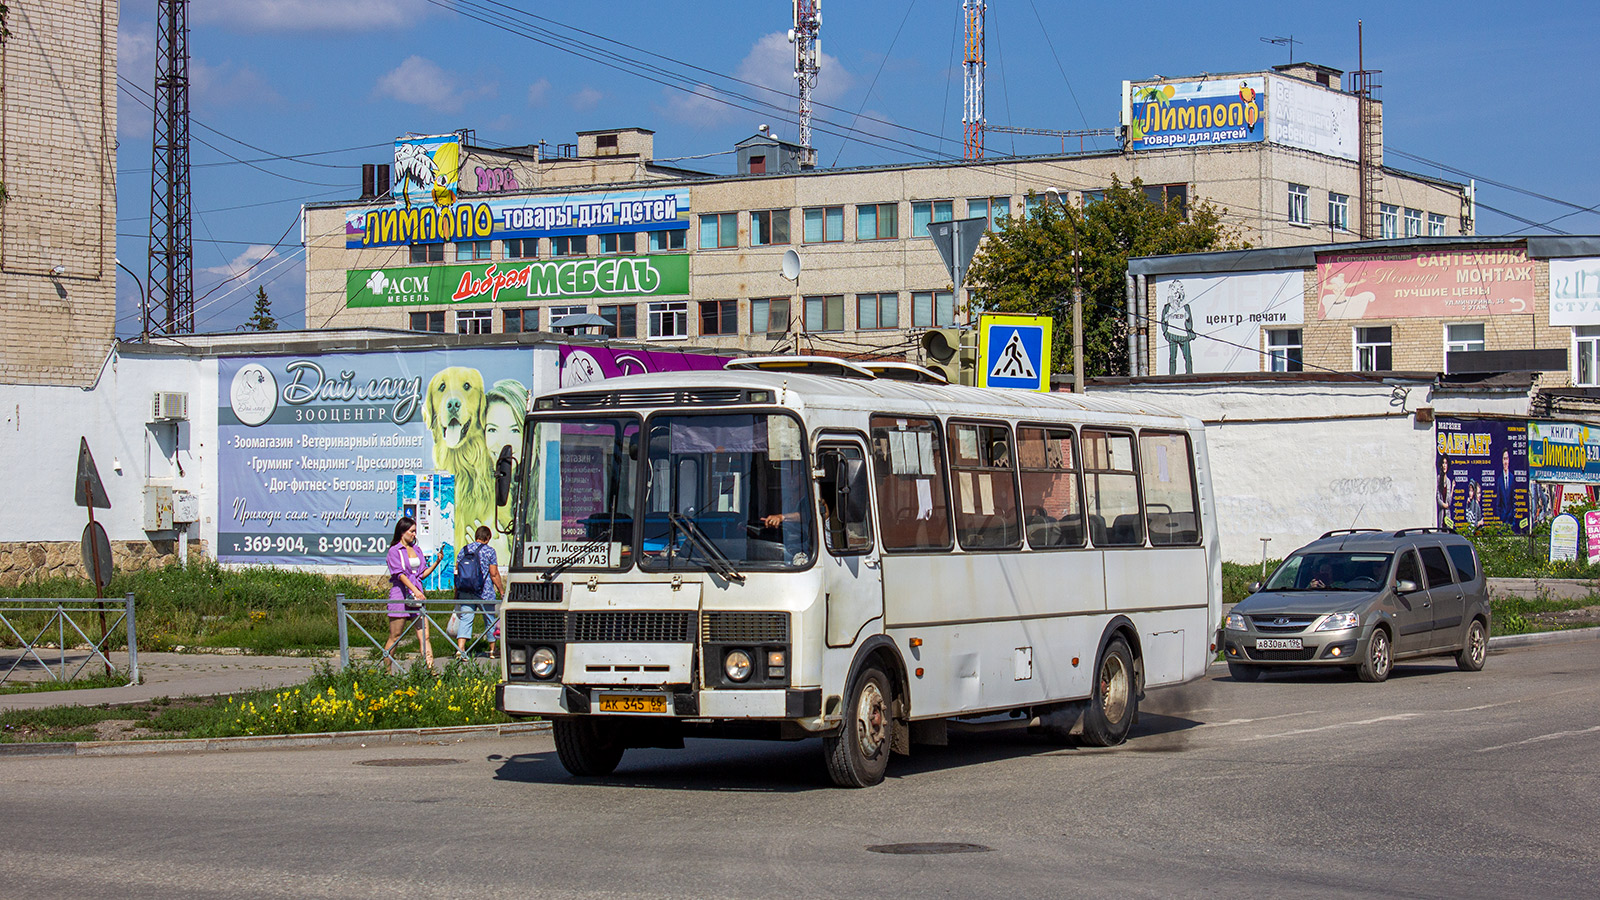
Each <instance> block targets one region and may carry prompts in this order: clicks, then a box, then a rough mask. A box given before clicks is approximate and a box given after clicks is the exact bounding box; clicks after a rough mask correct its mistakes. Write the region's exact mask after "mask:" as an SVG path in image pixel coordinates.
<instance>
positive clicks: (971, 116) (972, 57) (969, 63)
mask: <svg viewBox="0 0 1600 900" xmlns="http://www.w3.org/2000/svg"><path fill="white" fill-rule="evenodd" d="M984 9H985V4H984V2H983V0H961V10H962V13H963V14H964V15H965V17H966V20H967V55H966V58H965V60H964V61H963V62H962V64H961V68H962V83H963V84H964V85H965V88H966V90H965V100H964V102H963V105H962V113H961V122H962V124H963V125H965V126H966V127H965V129H964V138H963V141H962V148H963V150H964V151H965V153H964V155H965V156H966V158H967V159H983V130H984V127H985V125H986V124H987V123H986V122H985V120H984V115H983V12H984Z"/></svg>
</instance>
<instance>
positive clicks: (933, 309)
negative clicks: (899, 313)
mask: <svg viewBox="0 0 1600 900" xmlns="http://www.w3.org/2000/svg"><path fill="white" fill-rule="evenodd" d="M955 323H956V298H955V294H953V293H951V292H950V291H916V292H914V293H913V294H912V295H911V327H913V328H949V327H950V326H952V325H954V324H955Z"/></svg>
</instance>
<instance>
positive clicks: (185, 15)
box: [143, 0, 194, 334]
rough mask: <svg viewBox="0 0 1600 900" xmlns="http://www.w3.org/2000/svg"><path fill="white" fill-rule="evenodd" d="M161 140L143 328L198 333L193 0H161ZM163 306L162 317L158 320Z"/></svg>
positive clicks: (153, 181)
mask: <svg viewBox="0 0 1600 900" xmlns="http://www.w3.org/2000/svg"><path fill="white" fill-rule="evenodd" d="M155 87H156V90H155V98H156V108H155V123H154V131H155V140H154V141H152V142H151V166H150V267H149V278H147V279H146V281H147V282H148V283H149V286H150V294H151V297H150V300H151V302H150V303H147V304H146V307H145V310H146V311H145V323H144V328H143V331H144V333H146V334H148V333H149V332H150V330H151V326H152V325H153V324H154V325H156V326H157V327H158V328H159V330H160V331H162V332H163V333H165V334H189V333H193V332H194V243H193V241H192V240H191V236H190V229H191V225H192V221H193V220H192V218H191V207H190V204H189V0H157V8H156V85H155ZM158 308H159V310H160V314H161V316H162V320H161V321H160V322H152V320H151V319H152V317H153V316H155V315H156V314H157V313H156V310H157V309H158Z"/></svg>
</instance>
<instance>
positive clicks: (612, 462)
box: [517, 416, 640, 569]
mask: <svg viewBox="0 0 1600 900" xmlns="http://www.w3.org/2000/svg"><path fill="white" fill-rule="evenodd" d="M639 427H640V426H639V419H638V417H637V416H612V417H607V418H598V419H583V420H574V419H558V420H549V419H547V420H545V421H542V422H541V421H537V420H535V421H534V422H533V423H532V427H531V428H530V429H528V446H527V449H526V450H525V451H524V453H525V458H526V459H528V460H529V465H528V475H527V480H526V481H525V482H524V489H523V490H522V500H523V503H524V507H523V510H522V514H521V516H520V517H519V520H520V521H521V522H522V527H521V533H520V534H519V535H518V536H517V539H518V545H519V546H518V549H519V550H520V551H521V555H520V563H521V565H522V566H524V567H530V568H539V569H548V568H550V567H553V566H558V565H559V566H560V568H567V567H574V568H601V569H615V568H626V567H627V566H628V565H630V564H631V563H632V562H633V541H634V537H633V504H634V494H635V487H634V486H635V485H636V484H637V483H638V473H639V462H638V459H639Z"/></svg>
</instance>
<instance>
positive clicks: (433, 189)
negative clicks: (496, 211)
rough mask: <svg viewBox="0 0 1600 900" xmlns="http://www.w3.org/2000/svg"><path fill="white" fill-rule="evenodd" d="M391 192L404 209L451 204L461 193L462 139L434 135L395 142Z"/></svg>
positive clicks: (451, 135) (448, 135) (452, 136)
mask: <svg viewBox="0 0 1600 900" xmlns="http://www.w3.org/2000/svg"><path fill="white" fill-rule="evenodd" d="M390 190H391V191H392V192H393V193H394V197H395V199H396V200H399V201H400V202H401V203H403V204H404V205H405V208H407V209H409V208H411V207H413V206H451V205H453V204H454V203H455V202H456V195H457V194H459V193H460V192H461V136H460V135H458V134H435V135H428V136H426V137H416V138H402V139H400V140H398V141H395V142H394V183H393V186H392V187H391V188H390Z"/></svg>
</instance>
